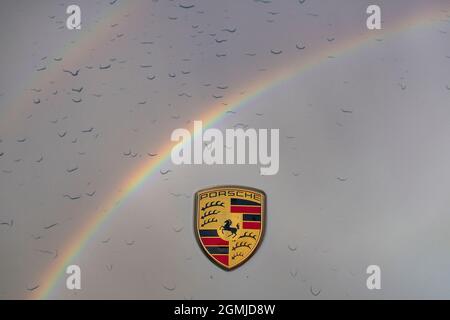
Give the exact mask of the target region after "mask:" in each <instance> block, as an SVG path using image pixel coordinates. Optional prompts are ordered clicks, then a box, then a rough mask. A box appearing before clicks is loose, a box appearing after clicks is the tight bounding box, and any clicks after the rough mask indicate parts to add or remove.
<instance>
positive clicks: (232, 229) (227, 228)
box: [219, 219, 239, 238]
mask: <svg viewBox="0 0 450 320" xmlns="http://www.w3.org/2000/svg"><path fill="white" fill-rule="evenodd" d="M232 223H233V222H232V221H231V219H228V220H225V222H224V223H223V226H220V228H219V229H220V230H222V234H224V231H229V232H231V233H230V234H229V235H228V237H230V236H231V235H233V238H234V237H236V235H237V231H238V230H239V223H238V224H237V225H236V228H235V227H232V226H231V224H232Z"/></svg>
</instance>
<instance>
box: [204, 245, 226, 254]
mask: <svg viewBox="0 0 450 320" xmlns="http://www.w3.org/2000/svg"><path fill="white" fill-rule="evenodd" d="M206 250H208V252H209V253H210V254H228V247H206Z"/></svg>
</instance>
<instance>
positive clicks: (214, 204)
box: [202, 200, 225, 211]
mask: <svg viewBox="0 0 450 320" xmlns="http://www.w3.org/2000/svg"><path fill="white" fill-rule="evenodd" d="M224 206H225V204H224V203H223V202H222V201H219V200H217V201H211V202H207V203H206V205H205V206H204V207H203V208H202V211H205V210H206V209H209V208H212V207H224Z"/></svg>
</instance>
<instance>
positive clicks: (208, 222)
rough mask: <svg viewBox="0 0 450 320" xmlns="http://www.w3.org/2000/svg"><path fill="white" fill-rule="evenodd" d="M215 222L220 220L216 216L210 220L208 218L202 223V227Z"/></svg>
mask: <svg viewBox="0 0 450 320" xmlns="http://www.w3.org/2000/svg"><path fill="white" fill-rule="evenodd" d="M213 222H218V220H217V219H216V218H209V219H208V220H206V221H205V222H203V223H202V227H204V226H206V225H207V224H210V223H213Z"/></svg>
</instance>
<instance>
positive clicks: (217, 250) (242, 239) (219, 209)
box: [194, 186, 266, 270]
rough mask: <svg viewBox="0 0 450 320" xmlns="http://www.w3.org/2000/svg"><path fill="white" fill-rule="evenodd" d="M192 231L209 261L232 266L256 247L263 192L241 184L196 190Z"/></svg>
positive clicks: (261, 225)
mask: <svg viewBox="0 0 450 320" xmlns="http://www.w3.org/2000/svg"><path fill="white" fill-rule="evenodd" d="M194 208H195V219H194V220H195V234H196V236H197V240H198V243H199V245H200V247H201V248H202V249H203V251H204V252H205V254H206V255H207V256H208V258H210V260H211V261H212V262H214V263H215V264H216V265H218V266H219V267H221V268H224V269H225V270H231V269H234V268H236V267H238V266H240V265H242V264H243V263H244V262H246V261H248V260H249V259H250V257H251V256H252V255H253V254H254V253H255V251H256V250H257V249H258V247H259V245H260V243H261V239H262V236H263V232H264V228H265V214H266V194H265V193H264V191H262V190H258V189H255V188H249V187H241V186H218V187H212V188H207V189H202V190H199V191H197V192H196V193H195V206H194Z"/></svg>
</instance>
